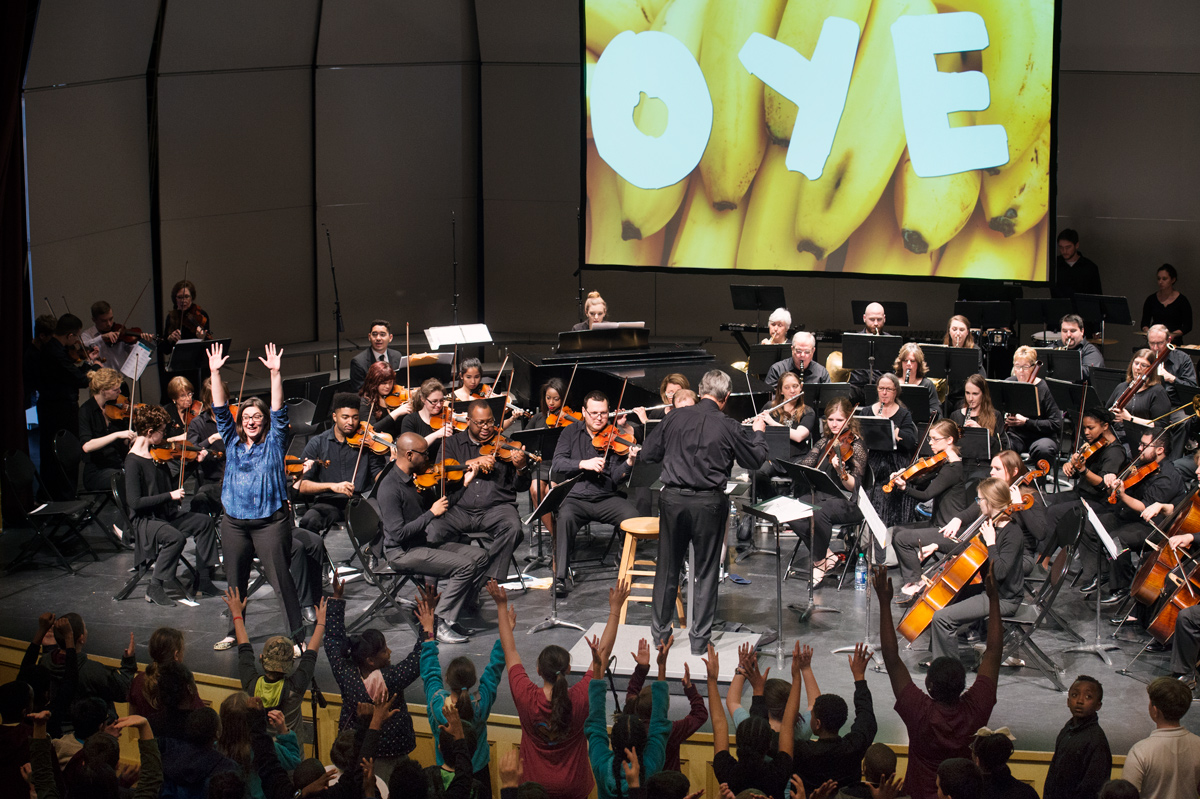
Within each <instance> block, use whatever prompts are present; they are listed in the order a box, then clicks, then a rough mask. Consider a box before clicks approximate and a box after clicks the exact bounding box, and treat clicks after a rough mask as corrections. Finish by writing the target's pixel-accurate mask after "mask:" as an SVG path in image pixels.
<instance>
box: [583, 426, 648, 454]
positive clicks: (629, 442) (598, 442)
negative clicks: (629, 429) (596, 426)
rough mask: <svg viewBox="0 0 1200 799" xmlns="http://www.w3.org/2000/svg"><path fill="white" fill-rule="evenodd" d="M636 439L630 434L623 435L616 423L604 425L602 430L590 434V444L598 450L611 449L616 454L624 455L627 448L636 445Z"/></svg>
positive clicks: (627, 450)
mask: <svg viewBox="0 0 1200 799" xmlns="http://www.w3.org/2000/svg"><path fill="white" fill-rule="evenodd" d="M636 445H637V440H636V439H634V437H633V436H631V435H623V434H622V433H621V431H620V430H618V429H617V426H616V425H613V424H610V425H606V426H605V427H604V429H603V430H601V431H600V432H599V433H596V435H594V436H592V446H594V447H595V448H596V449H597V450H598V451H600V452H606V451H608V450H610V449H611V450H612V451H613V452H615V453H617V454H618V455H625V454H627V453H628V452H629V448H630V447H633V446H636Z"/></svg>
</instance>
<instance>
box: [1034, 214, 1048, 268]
mask: <svg viewBox="0 0 1200 799" xmlns="http://www.w3.org/2000/svg"><path fill="white" fill-rule="evenodd" d="M1033 237H1034V238H1035V239H1037V254H1036V255H1034V256H1033V273H1032V274H1031V275H1030V276H1029V279H1030V280H1046V279H1047V278H1046V276H1047V275H1048V274H1050V217H1049V215H1047V216H1046V218H1045V219H1043V220H1042V221H1041V222H1039V223H1038V224H1037V226H1036V227H1034V229H1033Z"/></svg>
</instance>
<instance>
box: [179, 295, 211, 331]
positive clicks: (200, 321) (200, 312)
mask: <svg viewBox="0 0 1200 799" xmlns="http://www.w3.org/2000/svg"><path fill="white" fill-rule="evenodd" d="M208 324H209V321H208V314H207V313H205V312H204V309H203V308H201V307H200V306H199V305H197V304H196V303H194V302H193V303H192V304H191V305H189V306H188V309H187V310H186V311H184V312H183V317H182V318H181V320H180V324H179V327H180V333H181V334H182V332H183V328H185V327H187V328H191V330H192V335H193V336H194V337H196V338H201V336H200V335H199V331H201V330H203V331H204V336H203V337H202V338H203V339H204V340H208V339H210V338H212V333H211V332H209V329H208Z"/></svg>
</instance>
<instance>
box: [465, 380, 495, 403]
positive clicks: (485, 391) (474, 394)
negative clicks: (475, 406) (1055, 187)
mask: <svg viewBox="0 0 1200 799" xmlns="http://www.w3.org/2000/svg"><path fill="white" fill-rule="evenodd" d="M468 393H469V394H470V396H471V399H487V398H488V397H490V396H492V387H491V386H489V385H488V384H487V383H480V384H479V388H477V389H475V390H474V391H471V392H468Z"/></svg>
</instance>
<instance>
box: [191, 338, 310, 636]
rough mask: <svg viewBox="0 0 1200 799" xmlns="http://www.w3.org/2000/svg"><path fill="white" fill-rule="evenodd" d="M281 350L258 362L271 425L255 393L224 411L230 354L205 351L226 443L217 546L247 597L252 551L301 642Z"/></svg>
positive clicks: (270, 350)
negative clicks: (234, 410) (224, 372)
mask: <svg viewBox="0 0 1200 799" xmlns="http://www.w3.org/2000/svg"><path fill="white" fill-rule="evenodd" d="M281 355H283V350H279V349H276V348H275V345H274V344H268V345H267V346H266V357H265V358H259V359H258V360H259V361H260V362H262V365H263V366H265V367H267V369H268V370H269V371H270V373H271V407H270V409H269V411H270V422H269V423H268V420H267V413H268V408H267V405H266V403H265V402H263V401H262V400H261V399H259V398H258V397H251V398H249V399H247V400H245V401H244V402H243V403H242V404H241V408H240V412H239V414H238V418H237V419H236V420H235V419H234V418H233V414H231V413H230V412H229V405H228V400H227V398H226V396H225V384H224V383H223V382H222V381H221V375H220V370H221V367H222V366H224V365H225V361H226V360H228V358H227V356H226V355H225V354H224V347H222V346H221V345H220V344H214V345H212V347H210V348H209V350H208V368H209V370H210V371H211V372H212V383H211V385H212V410H213V419H214V420H215V421H216V423H217V432H219V433H220V434H221V438H222V440H224V442H225V459H226V466H225V482H224V485H223V486H222V488H221V504H222V505H223V506H224V507H225V515H224V516H223V517H222V519H221V548H222V551H223V552H224V554H225V577H226V580H227V581H228V582H229V585H230V587H237V589H238V590H239V591H240V592H241V594H242V596H245V595H246V588H247V586H248V584H249V582H250V567H251V565H252V564H253V562H254V555H255V553H257V554H258V557H259V560H260V561H261V562H262V570H263V574H264V575H265V576H266V578H267V581H268V582H269V583H271V587H272V588H274V589H275V593H276V594H277V595H278V596H279V597H280V598H281V600H282V601H283V609H284V612H285V613H286V614H287V624H288V628H289V635H291V637H292V638H293V639H294V640H299V639H297V636H303V634H304V618H303V617H302V616H301V615H300V599H299V597H298V596H297V594H296V585H295V583H294V582H293V581H292V575H291V572H290V571H288V564H289V562H290V560H291V551H292V513H291V506H290V505H289V504H288V494H287V478H286V476H285V474H284V468H283V457H284V454H285V449H286V445H285V436H286V434H287V428H288V414H287V406H286V405H284V403H283V377H282V376H281V375H280V374H279V359H280V356H281ZM230 623H231V624H232V620H231V621H230ZM218 646H220V644H218Z"/></svg>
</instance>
